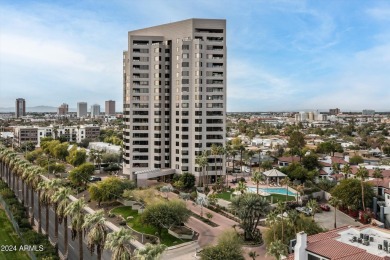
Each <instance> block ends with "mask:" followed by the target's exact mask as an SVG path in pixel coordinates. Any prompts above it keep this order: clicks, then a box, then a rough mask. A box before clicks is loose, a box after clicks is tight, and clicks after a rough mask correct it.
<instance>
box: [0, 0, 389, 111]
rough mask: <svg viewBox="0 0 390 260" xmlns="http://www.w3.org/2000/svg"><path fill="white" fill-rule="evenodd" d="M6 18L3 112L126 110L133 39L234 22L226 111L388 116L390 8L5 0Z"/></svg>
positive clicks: (0, 89) (209, 0)
mask: <svg viewBox="0 0 390 260" xmlns="http://www.w3.org/2000/svg"><path fill="white" fill-rule="evenodd" d="M145 5H147V8H145ZM0 17H1V23H0V107H13V106H14V100H15V98H18V97H23V98H25V99H26V100H27V106H37V105H49V106H59V105H60V104H61V103H63V102H65V103H68V104H69V106H70V107H73V108H74V107H76V103H77V102H78V101H87V102H88V103H89V105H92V104H93V103H98V104H100V105H103V104H104V101H105V100H108V99H113V100H116V101H117V110H121V106H122V103H121V101H122V73H121V68H122V51H123V50H124V49H125V48H126V45H127V31H130V30H135V29H139V28H143V27H148V26H153V25H158V24H163V23H169V22H174V21H178V20H183V19H188V18H193V17H196V18H223V19H227V33H228V36H227V45H228V82H227V92H228V100H227V102H228V108H227V110H228V111H282V110H301V109H329V108H332V107H339V108H341V109H342V111H350V110H362V109H366V108H367V109H376V110H382V111H383V110H386V111H389V110H390V106H389V101H390V1H372V0H366V1H358V0H353V1H352V0H350V1H339V0H326V1H325V0H323V1H318V0H312V1H298V0H296V1H295V0H294V1H293V0H272V1H271V0H257V1H248V0H247V1H242V0H241V1H235V0H234V1H233V0H231V1H229V0H214V1H213V0H197V1H182V0H175V1H174V0H164V1H162V0H160V1H153V0H145V1H130V0H111V1H103V0H101V1H92V0H91V1H53V0H47V1H22V0H19V1H14V0H12V1H11V0H6V1H4V0H2V1H0Z"/></svg>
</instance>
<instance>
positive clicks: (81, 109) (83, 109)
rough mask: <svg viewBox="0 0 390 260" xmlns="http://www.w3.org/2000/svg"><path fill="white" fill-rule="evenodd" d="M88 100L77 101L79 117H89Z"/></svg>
mask: <svg viewBox="0 0 390 260" xmlns="http://www.w3.org/2000/svg"><path fill="white" fill-rule="evenodd" d="M87 115H88V112H87V102H78V103H77V117H79V118H80V117H87Z"/></svg>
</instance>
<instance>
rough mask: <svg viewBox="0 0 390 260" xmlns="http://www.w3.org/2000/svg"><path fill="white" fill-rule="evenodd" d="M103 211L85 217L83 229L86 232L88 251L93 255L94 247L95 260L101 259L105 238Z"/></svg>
mask: <svg viewBox="0 0 390 260" xmlns="http://www.w3.org/2000/svg"><path fill="white" fill-rule="evenodd" d="M105 221H106V219H105V218H104V210H102V209H101V210H98V211H96V212H95V213H93V214H88V215H86V216H85V222H84V224H83V228H84V229H86V230H87V232H88V234H87V241H88V249H89V250H90V252H91V255H92V254H93V252H94V250H95V246H96V253H97V259H98V260H100V259H102V252H103V249H104V244H105V243H106V238H107V229H106V225H105V224H104V222H105Z"/></svg>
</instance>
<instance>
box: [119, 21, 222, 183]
mask: <svg viewBox="0 0 390 260" xmlns="http://www.w3.org/2000/svg"><path fill="white" fill-rule="evenodd" d="M226 53H227V52H226V20H215V19H189V20H184V21H180V22H175V23H170V24H165V25H160V26H155V27H150V28H146V29H141V30H136V31H131V32H129V34H128V49H127V50H126V51H125V52H124V57H123V58H124V59H123V62H124V64H123V96H124V100H123V101H124V108H123V109H124V110H123V111H124V118H125V122H126V125H127V127H126V129H125V132H124V143H125V152H124V173H127V174H129V175H131V177H132V178H134V173H135V172H137V171H142V170H147V169H174V170H175V172H176V173H178V174H180V173H183V172H191V173H193V174H195V176H197V177H199V176H200V174H201V168H200V167H199V165H197V164H196V162H195V159H196V157H197V156H198V155H200V154H201V153H202V151H205V150H210V148H211V146H212V145H213V144H216V145H219V146H224V145H225V136H226V68H227V66H226V61H227V59H226ZM208 163H209V166H208V168H207V171H208V174H209V175H210V176H214V178H213V177H212V179H215V175H221V174H222V175H224V174H225V172H226V170H225V163H224V159H223V156H215V157H214V156H209V160H208ZM215 165H216V168H215Z"/></svg>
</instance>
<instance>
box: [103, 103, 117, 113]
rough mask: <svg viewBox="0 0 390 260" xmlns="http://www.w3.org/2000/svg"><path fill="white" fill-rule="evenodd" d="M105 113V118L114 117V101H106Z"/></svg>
mask: <svg viewBox="0 0 390 260" xmlns="http://www.w3.org/2000/svg"><path fill="white" fill-rule="evenodd" d="M105 112H106V113H105V114H106V116H112V115H115V101H114V100H107V101H106V107H105Z"/></svg>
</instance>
